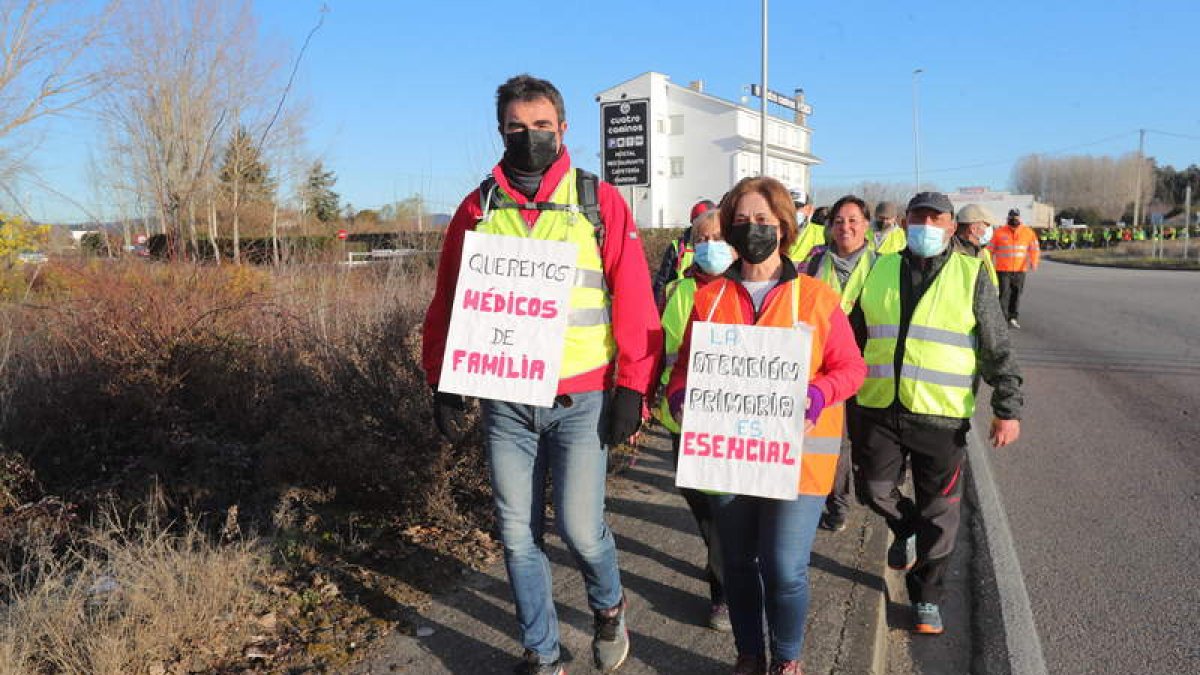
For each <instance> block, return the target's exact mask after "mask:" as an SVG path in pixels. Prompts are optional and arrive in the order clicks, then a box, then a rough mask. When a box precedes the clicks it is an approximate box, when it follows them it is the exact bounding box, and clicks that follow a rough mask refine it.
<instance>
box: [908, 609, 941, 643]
mask: <svg viewBox="0 0 1200 675" xmlns="http://www.w3.org/2000/svg"><path fill="white" fill-rule="evenodd" d="M913 610H914V611H915V612H916V614H917V623H916V626H915V627H914V628H913V631H914V632H917V633H920V634H922V635H941V634H942V630H944V629H943V628H942V612H941V610H939V609H938V606H937V605H935V604H933V603H932V602H918V603H917V604H915V605H913Z"/></svg>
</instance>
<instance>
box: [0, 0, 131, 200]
mask: <svg viewBox="0 0 1200 675" xmlns="http://www.w3.org/2000/svg"><path fill="white" fill-rule="evenodd" d="M114 7H115V2H108V3H104V4H102V5H101V6H100V7H99V9H96V8H95V6H94V5H93V6H88V5H85V4H84V3H82V2H78V1H73V0H0V180H2V181H4V182H5V183H7V182H8V181H9V180H11V179H12V177H13V176H15V175H17V174H18V173H20V172H21V171H22V170H23V169H24V168H25V159H26V158H27V157H28V156H29V154H30V153H31V148H32V147H33V146H34V145H35V144H33V143H30V142H28V139H25V138H22V143H21V146H22V149H21V150H17V149H16V148H14V144H13V143H12V142H11V141H12V139H13V138H14V137H16V136H17V135H18V133H17V132H19V131H22V130H24V129H26V128H28V125H29V124H30V123H31V122H34V121H36V120H38V119H41V118H43V117H47V116H50V115H56V114H59V113H62V112H64V111H67V110H70V109H72V108H75V107H77V106H79V104H80V103H82V102H83V101H85V100H87V99H88V98H90V97H92V96H93V95H94V94H95V93H96V92H97V91H98V89H99V86H100V85H101V84H102V82H103V74H102V69H100V68H96V67H93V66H92V65H91V63H89V62H88V59H87V58H86V57H87V56H88V55H89V54H90V53H91V52H92V50H93V49H94V48H95V47H96V46H97V43H98V42H99V41H100V40H101V39H102V37H103V29H104V27H105V25H106V21H107V20H108V18H109V17H110V16H111V15H112V12H113V9H114ZM92 61H94V59H92Z"/></svg>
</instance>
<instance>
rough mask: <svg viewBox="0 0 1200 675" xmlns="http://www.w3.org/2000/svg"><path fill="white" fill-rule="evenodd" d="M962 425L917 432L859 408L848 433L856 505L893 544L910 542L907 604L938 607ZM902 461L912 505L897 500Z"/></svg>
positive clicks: (951, 534) (951, 532)
mask: <svg viewBox="0 0 1200 675" xmlns="http://www.w3.org/2000/svg"><path fill="white" fill-rule="evenodd" d="M969 428H970V422H969V421H968V420H963V422H962V426H961V427H960V428H958V429H937V428H930V427H924V426H920V425H916V424H912V423H911V422H907V421H905V420H902V419H900V418H899V417H898V416H897V415H896V413H895V412H894V411H887V410H874V409H869V408H863V409H860V412H859V415H858V419H857V423H856V424H855V425H854V426H852V427H851V428H850V438H851V443H852V445H853V460H854V471H855V487H856V489H857V490H858V498H859V500H861V501H862V503H863V504H865V505H867V506H868V507H870V508H871V510H873V511H875V512H876V513H878V514H879V515H881V516H883V517H884V519H885V520H886V521H887V524H888V527H889V528H890V529H891V530H892V534H894V535H895V537H896V538H897V539H907V538H908V537H910V536H912V535H914V534H915V535H916V536H917V564H916V565H915V566H914V567H913V568H912V570H910V571H909V573H908V576H907V577H906V578H905V582H906V584H907V586H908V595H909V599H910V600H911V601H912V602H914V603H916V602H932V603H940V602H941V591H942V580H943V577H944V576H945V574H946V568H947V567H948V563H949V561H950V554H951V552H953V551H954V539H955V537H956V536H957V534H958V526H959V516H960V509H961V506H962V503H961V502H962V493H963V477H962V468H963V458H964V456H965V449H966V441H967V430H968V429H969ZM905 460H907V461H908V465H909V467H910V469H911V471H912V479H913V488H914V490H913V491H914V493H915V496H916V502H915V503H914V502H913V500H911V499H909V498H908V497H906V496H904V495H903V494H901V493H900V485H901V484H902V483H903V481H904V466H905Z"/></svg>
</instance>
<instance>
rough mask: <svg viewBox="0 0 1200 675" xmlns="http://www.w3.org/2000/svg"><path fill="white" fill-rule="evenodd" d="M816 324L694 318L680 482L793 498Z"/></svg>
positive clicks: (764, 495) (689, 485)
mask: <svg viewBox="0 0 1200 675" xmlns="http://www.w3.org/2000/svg"><path fill="white" fill-rule="evenodd" d="M811 349H812V328H811V327H809V326H807V325H804V324H800V325H798V326H797V327H795V328H774V327H769V326H744V325H739V324H722V323H710V322H707V321H697V322H695V323H694V324H693V325H692V350H691V355H690V357H689V361H688V378H687V393H686V397H685V398H684V404H683V428H682V430H681V433H682V438H681V441H680V446H679V469H678V471H677V472H676V474H675V484H676V485H678V486H680V487H690V488H696V489H700V490H711V491H716V492H727V493H733V494H744V495H755V496H759V497H770V498H772V499H795V498H796V490H797V487H798V486H799V484H800V455H801V450H802V444H803V442H804V408H805V405H806V403H807V401H806V392H807V391H808V367H809V358H810V352H811Z"/></svg>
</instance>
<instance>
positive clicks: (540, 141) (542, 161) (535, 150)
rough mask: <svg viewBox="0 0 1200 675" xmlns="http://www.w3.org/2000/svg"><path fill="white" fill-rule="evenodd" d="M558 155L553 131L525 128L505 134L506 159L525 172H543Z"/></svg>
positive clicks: (509, 163) (556, 141) (556, 140)
mask: <svg viewBox="0 0 1200 675" xmlns="http://www.w3.org/2000/svg"><path fill="white" fill-rule="evenodd" d="M556 157H558V139H557V138H556V137H555V134H554V132H553V131H535V130H533V129H525V130H523V131H514V132H512V133H508V134H504V161H505V162H507V163H508V165H509V166H511V167H513V168H514V169H516V170H518V171H524V172H525V173H541V172H543V171H545V170H546V169H547V168H548V167H549V166H550V165H551V164H553V163H554V159H555V158H556Z"/></svg>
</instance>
